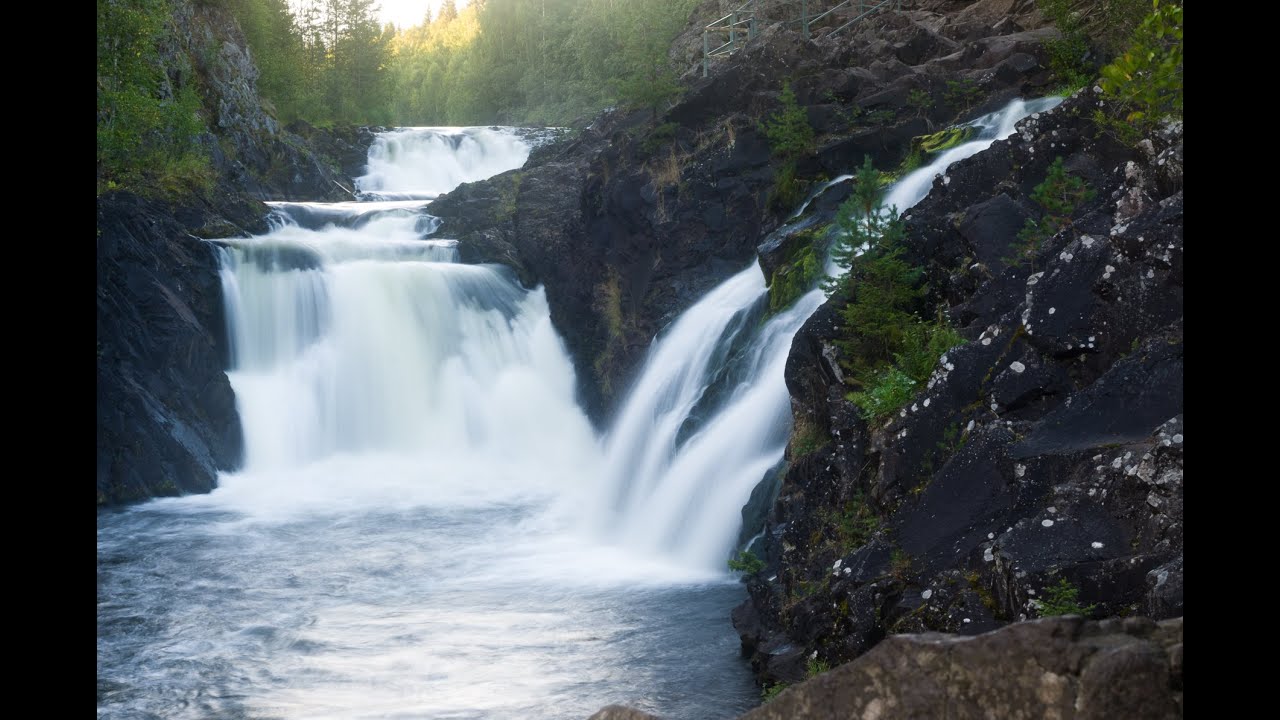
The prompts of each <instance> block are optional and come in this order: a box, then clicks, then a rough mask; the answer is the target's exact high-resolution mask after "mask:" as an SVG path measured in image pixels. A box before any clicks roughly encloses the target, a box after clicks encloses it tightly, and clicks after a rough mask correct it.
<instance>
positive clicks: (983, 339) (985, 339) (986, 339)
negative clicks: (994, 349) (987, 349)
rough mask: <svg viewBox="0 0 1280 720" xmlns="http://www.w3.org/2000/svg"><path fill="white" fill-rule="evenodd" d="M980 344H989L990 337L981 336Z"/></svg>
mask: <svg viewBox="0 0 1280 720" xmlns="http://www.w3.org/2000/svg"><path fill="white" fill-rule="evenodd" d="M982 344H983V345H990V344H991V338H982Z"/></svg>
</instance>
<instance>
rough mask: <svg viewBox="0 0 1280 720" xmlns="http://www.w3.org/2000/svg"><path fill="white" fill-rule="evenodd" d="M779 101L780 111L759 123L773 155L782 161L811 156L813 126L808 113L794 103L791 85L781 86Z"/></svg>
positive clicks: (798, 104) (793, 92)
mask: <svg viewBox="0 0 1280 720" xmlns="http://www.w3.org/2000/svg"><path fill="white" fill-rule="evenodd" d="M779 99H780V100H781V101H782V109H781V110H779V111H778V112H776V113H774V114H772V115H770V116H769V119H767V120H765V121H763V122H761V123H760V129H761V130H762V131H763V132H764V134H765V137H767V138H769V147H770V148H771V149H772V150H773V154H774V155H776V156H778V157H780V158H783V159H784V160H794V159H796V158H798V157H800V156H802V155H811V154H813V142H814V135H813V126H811V125H810V124H809V115H808V113H806V112H805V109H804V108H802V107H800V103H798V102H797V101H796V94H795V91H793V90H792V89H791V83H789V82H788V83H784V84H783V86H782V94H781V95H780V96H779Z"/></svg>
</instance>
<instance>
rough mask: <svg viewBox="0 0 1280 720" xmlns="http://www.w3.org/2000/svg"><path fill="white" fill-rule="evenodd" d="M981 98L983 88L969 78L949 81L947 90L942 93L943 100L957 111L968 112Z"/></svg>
mask: <svg viewBox="0 0 1280 720" xmlns="http://www.w3.org/2000/svg"><path fill="white" fill-rule="evenodd" d="M981 97H982V88H980V87H978V84H977V83H975V82H974V81H973V80H971V79H969V78H963V79H961V80H948V81H947V89H946V90H945V91H943V93H942V98H943V100H944V101H945V102H946V103H947V105H949V106H951V107H952V108H955V109H956V110H968V109H969V108H971V107H973V104H974V103H976V102H978V99H979V98H981Z"/></svg>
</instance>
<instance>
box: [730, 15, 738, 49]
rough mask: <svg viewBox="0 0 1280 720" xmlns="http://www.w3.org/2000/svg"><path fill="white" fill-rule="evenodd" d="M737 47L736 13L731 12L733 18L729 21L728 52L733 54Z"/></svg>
mask: <svg viewBox="0 0 1280 720" xmlns="http://www.w3.org/2000/svg"><path fill="white" fill-rule="evenodd" d="M737 47H738V11H737V10H734V11H733V18H732V19H731V20H729V52H733V51H734V49H736V48H737Z"/></svg>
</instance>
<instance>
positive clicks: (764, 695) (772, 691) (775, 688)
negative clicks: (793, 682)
mask: <svg viewBox="0 0 1280 720" xmlns="http://www.w3.org/2000/svg"><path fill="white" fill-rule="evenodd" d="M788 687H790V686H789V685H788V684H787V683H784V682H777V683H774V684H772V685H765V686H764V687H763V688H762V689H761V692H760V702H761V703H767V702H769V701H771V700H773V699H774V698H776V697H778V693H780V692H782V691H783V690H786V689H787V688H788Z"/></svg>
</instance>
